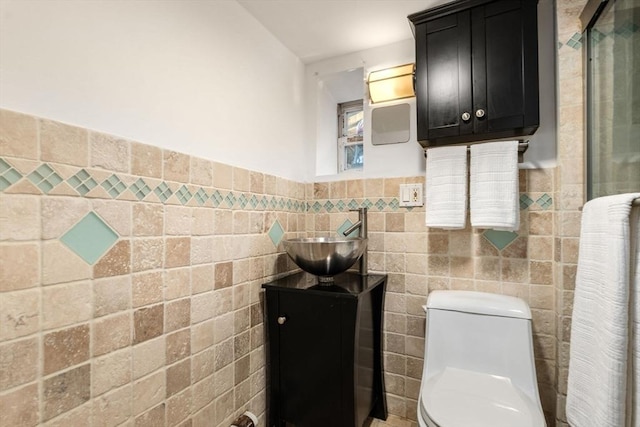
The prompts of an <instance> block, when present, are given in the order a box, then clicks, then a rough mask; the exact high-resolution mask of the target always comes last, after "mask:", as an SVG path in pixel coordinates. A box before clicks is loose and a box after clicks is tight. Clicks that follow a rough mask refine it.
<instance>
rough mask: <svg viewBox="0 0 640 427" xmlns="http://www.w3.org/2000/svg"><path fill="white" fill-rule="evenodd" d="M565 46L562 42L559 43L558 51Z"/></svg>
mask: <svg viewBox="0 0 640 427" xmlns="http://www.w3.org/2000/svg"><path fill="white" fill-rule="evenodd" d="M562 46H564V45H563V44H562V43H561V42H558V50H560V48H561V47H562Z"/></svg>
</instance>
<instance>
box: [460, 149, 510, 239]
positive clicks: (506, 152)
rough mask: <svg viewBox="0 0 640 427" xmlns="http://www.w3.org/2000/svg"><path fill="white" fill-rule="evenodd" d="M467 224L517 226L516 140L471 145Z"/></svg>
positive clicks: (493, 226)
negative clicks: (469, 209) (468, 218)
mask: <svg viewBox="0 0 640 427" xmlns="http://www.w3.org/2000/svg"><path fill="white" fill-rule="evenodd" d="M470 174H471V177H470V181H471V184H470V186H471V197H470V198H471V225H472V226H474V227H479V228H493V229H496V230H508V231H516V230H517V229H518V228H519V227H520V201H519V184H518V141H501V142H488V143H483V144H476V145H472V146H471V171H470Z"/></svg>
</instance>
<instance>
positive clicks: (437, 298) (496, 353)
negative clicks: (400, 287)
mask: <svg viewBox="0 0 640 427" xmlns="http://www.w3.org/2000/svg"><path fill="white" fill-rule="evenodd" d="M426 311H427V327H426V342H425V364H424V372H423V378H422V381H423V383H424V382H425V381H427V380H428V379H429V378H430V377H431V376H433V375H436V374H437V373H439V372H441V371H442V370H444V368H446V367H454V368H459V369H466V370H470V371H476V372H482V373H487V374H492V375H499V376H502V377H508V378H510V379H511V381H512V383H513V385H515V386H517V387H519V388H520V389H521V390H522V391H524V392H525V393H526V394H528V395H529V397H530V398H531V399H532V400H533V401H534V402H539V395H538V386H537V380H536V371H535V362H534V356H533V342H532V334H531V332H532V331H531V310H530V309H529V306H528V305H527V303H526V302H524V301H523V300H521V299H520V298H515V297H510V296H506V295H497V294H490V293H485V292H472V291H433V292H431V294H430V295H429V298H428V300H427V306H426Z"/></svg>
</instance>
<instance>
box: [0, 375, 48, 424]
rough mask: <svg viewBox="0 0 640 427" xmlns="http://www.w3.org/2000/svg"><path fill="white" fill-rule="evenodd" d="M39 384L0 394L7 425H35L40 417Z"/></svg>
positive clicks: (4, 420)
mask: <svg viewBox="0 0 640 427" xmlns="http://www.w3.org/2000/svg"><path fill="white" fill-rule="evenodd" d="M38 402H39V396H38V384H29V385H26V386H24V387H21V388H19V389H17V390H13V391H11V392H9V393H7V394H2V395H0V410H2V419H3V423H6V425H7V426H35V425H37V424H38V420H39V417H40V411H39V404H38Z"/></svg>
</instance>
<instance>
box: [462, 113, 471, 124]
mask: <svg viewBox="0 0 640 427" xmlns="http://www.w3.org/2000/svg"><path fill="white" fill-rule="evenodd" d="M470 118H471V114H469V113H467V112H466V111H465V112H464V113H462V120H463V121H465V122H468V121H469V119H470Z"/></svg>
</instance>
